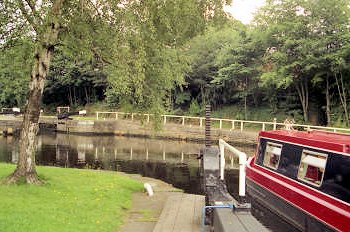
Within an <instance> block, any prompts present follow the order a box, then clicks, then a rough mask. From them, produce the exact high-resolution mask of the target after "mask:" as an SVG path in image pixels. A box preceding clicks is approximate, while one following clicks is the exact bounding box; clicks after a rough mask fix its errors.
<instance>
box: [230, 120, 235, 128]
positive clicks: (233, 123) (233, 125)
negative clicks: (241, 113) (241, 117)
mask: <svg viewBox="0 0 350 232" xmlns="http://www.w3.org/2000/svg"><path fill="white" fill-rule="evenodd" d="M231 122H232V130H234V129H235V120H232V121H231Z"/></svg>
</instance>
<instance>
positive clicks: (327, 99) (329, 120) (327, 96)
mask: <svg viewBox="0 0 350 232" xmlns="http://www.w3.org/2000/svg"><path fill="white" fill-rule="evenodd" d="M326 116H327V126H330V125H331V99H330V95H329V76H328V74H327V77H326Z"/></svg>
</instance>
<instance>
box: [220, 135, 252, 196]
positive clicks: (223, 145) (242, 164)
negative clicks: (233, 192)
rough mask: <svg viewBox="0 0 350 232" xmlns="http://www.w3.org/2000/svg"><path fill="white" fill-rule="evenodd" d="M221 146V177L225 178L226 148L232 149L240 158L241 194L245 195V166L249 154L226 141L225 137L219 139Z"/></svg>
mask: <svg viewBox="0 0 350 232" xmlns="http://www.w3.org/2000/svg"><path fill="white" fill-rule="evenodd" d="M219 148H220V178H221V180H223V179H224V171H225V148H226V149H228V150H229V151H231V152H232V153H233V154H234V155H235V156H236V157H238V158H239V160H238V163H239V187H238V188H239V195H240V196H242V197H244V196H245V166H246V163H247V155H246V154H245V153H244V152H241V151H239V150H238V149H236V148H234V147H233V146H231V145H230V144H228V143H226V142H225V141H224V140H223V139H219Z"/></svg>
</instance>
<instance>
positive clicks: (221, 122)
mask: <svg viewBox="0 0 350 232" xmlns="http://www.w3.org/2000/svg"><path fill="white" fill-rule="evenodd" d="M221 129H222V120H221V119H220V130H221Z"/></svg>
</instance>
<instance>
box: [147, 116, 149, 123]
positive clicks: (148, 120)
mask: <svg viewBox="0 0 350 232" xmlns="http://www.w3.org/2000/svg"><path fill="white" fill-rule="evenodd" d="M147 123H149V114H147Z"/></svg>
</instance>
